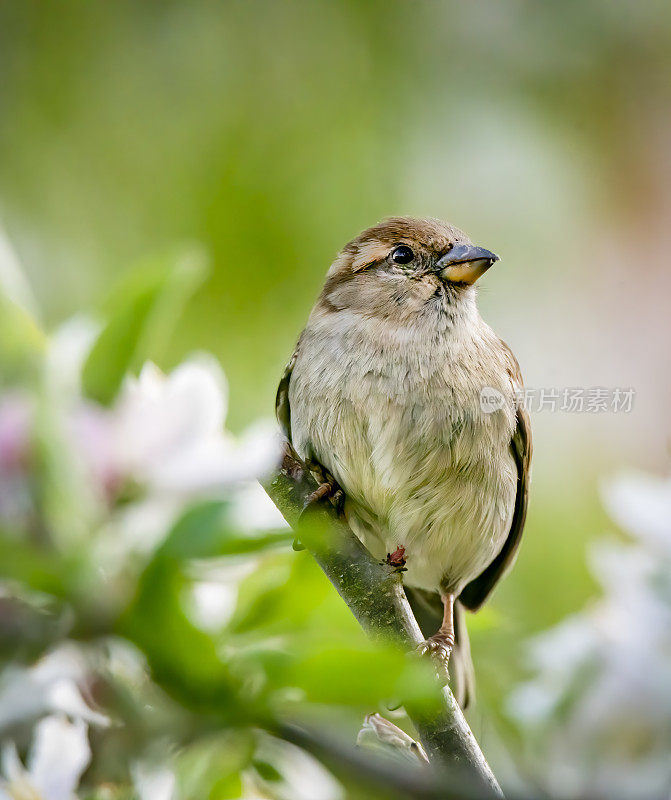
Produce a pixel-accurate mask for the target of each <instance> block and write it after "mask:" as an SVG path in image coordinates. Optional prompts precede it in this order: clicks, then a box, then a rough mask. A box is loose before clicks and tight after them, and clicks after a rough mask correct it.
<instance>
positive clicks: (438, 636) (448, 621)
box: [418, 594, 455, 669]
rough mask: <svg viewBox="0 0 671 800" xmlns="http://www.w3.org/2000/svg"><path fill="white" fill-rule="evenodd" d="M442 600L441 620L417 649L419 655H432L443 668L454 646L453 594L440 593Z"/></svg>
mask: <svg viewBox="0 0 671 800" xmlns="http://www.w3.org/2000/svg"><path fill="white" fill-rule="evenodd" d="M441 599H442V601H443V622H442V624H441V626H440V628H438V630H437V631H436V633H434V634H433V636H430V637H429V638H428V639H427V640H426V641H425V642H422V644H421V645H420V646H419V648H418V651H419V653H420V654H421V655H424V654H425V653H429V654H430V655H432V656H434V657H435V658H436V659H437V660H438V661H439V662H440V666H441V667H442V668H443V669H445V668H446V667H447V663H448V661H449V660H450V653H451V652H452V648H453V647H454V599H455V598H454V595H453V594H444V595H441Z"/></svg>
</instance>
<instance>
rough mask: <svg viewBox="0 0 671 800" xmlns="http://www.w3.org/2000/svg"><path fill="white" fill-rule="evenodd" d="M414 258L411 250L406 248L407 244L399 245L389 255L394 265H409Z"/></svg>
mask: <svg viewBox="0 0 671 800" xmlns="http://www.w3.org/2000/svg"><path fill="white" fill-rule="evenodd" d="M414 257H415V254H414V253H413V252H412V250H411V249H410V248H409V247H408V245H407V244H401V245H399V246H398V247H397V248H396V250H394V252H393V253H392V254H391V260H392V261H393V262H394V263H395V264H409V263H410V262H411V261H412V259H413V258H414Z"/></svg>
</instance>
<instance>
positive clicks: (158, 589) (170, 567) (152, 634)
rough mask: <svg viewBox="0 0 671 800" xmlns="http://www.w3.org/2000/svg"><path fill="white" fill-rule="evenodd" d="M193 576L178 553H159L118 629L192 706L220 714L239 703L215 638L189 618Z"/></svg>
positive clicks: (165, 685)
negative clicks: (187, 596) (186, 603)
mask: <svg viewBox="0 0 671 800" xmlns="http://www.w3.org/2000/svg"><path fill="white" fill-rule="evenodd" d="M187 585H188V578H187V577H186V575H185V574H184V572H183V570H182V567H181V565H180V564H179V562H178V561H176V560H175V559H173V558H169V557H166V556H160V555H157V556H156V557H155V558H154V559H153V560H152V561H151V563H150V564H149V565H148V567H147V568H146V570H145V571H144V573H143V575H142V577H141V578H140V582H139V585H138V590H137V594H136V596H135V599H134V600H133V602H132V603H131V605H130V607H129V608H128V609H127V610H126V612H125V613H124V614H123V615H122V617H121V619H120V621H119V632H120V633H121V635H122V636H125V637H127V638H128V639H130V640H131V641H132V642H134V644H135V645H137V647H139V648H140V650H142V651H143V652H144V654H145V655H146V657H147V660H148V662H149V665H150V667H151V670H152V674H153V677H154V679H155V680H156V681H157V683H159V684H160V685H161V686H162V687H163V688H164V689H165V690H166V691H167V692H168V693H169V694H171V695H172V696H173V697H175V698H177V699H178V700H180V701H181V702H183V703H184V704H185V705H187V706H188V707H190V708H193V709H197V710H199V711H202V712H209V713H212V714H218V715H227V714H234V713H235V709H236V708H237V702H236V699H235V692H236V687H235V685H234V681H233V679H232V677H231V675H230V673H229V671H228V669H227V667H226V664H225V663H224V662H223V661H222V659H221V658H220V657H219V654H218V653H217V649H216V645H215V642H214V640H213V639H212V638H211V637H210V636H208V635H207V634H206V633H204V632H203V631H201V630H200V629H199V628H197V627H196V626H195V625H194V624H193V623H192V622H191V621H190V620H189V618H188V617H187V615H186V613H185V611H184V609H183V607H182V603H181V597H182V595H183V593H184V589H185V587H186V586H187Z"/></svg>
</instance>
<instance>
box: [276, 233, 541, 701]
mask: <svg viewBox="0 0 671 800" xmlns="http://www.w3.org/2000/svg"><path fill="white" fill-rule="evenodd" d="M497 260H498V257H497V256H495V255H494V253H491V252H490V251H489V250H485V249H484V248H482V247H476V246H475V245H473V244H472V243H471V241H470V239H469V238H468V237H467V236H466V234H465V233H463V232H462V231H460V230H459V229H458V228H454V227H452V226H451V225H448V224H445V223H443V222H441V221H439V220H436V219H411V218H406V217H394V218H391V219H387V220H385V221H383V222H381V223H380V224H378V225H375V226H373V227H372V228H369V229H368V230H365V231H364V232H363V233H361V234H360V235H359V236H357V237H356V238H355V239H353V240H352V241H351V242H349V244H347V245H345V247H344V248H343V249H342V250H341V252H340V253H339V254H338V256H337V257H336V259H335V261H334V262H333V264H332V265H331V268H330V269H329V271H328V274H327V276H326V283H325V285H324V288H323V290H322V292H321V294H320V296H319V299H318V300H317V303H316V305H315V307H314V308H313V310H312V313H311V314H310V318H309V319H308V322H307V325H306V327H305V330H304V331H303V333H302V334H301V336H300V338H299V340H298V344H297V345H296V349H295V351H294V353H293V355H292V357H291V360H290V361H289V364H288V365H287V368H286V371H285V374H284V377H283V378H282V381H281V382H280V386H279V389H278V394H277V414H278V419H279V421H280V423H281V425H282V427H283V429H284V432H285V434H286V436H287V438H288V439H289V440H290V441H291V442H292V444H293V446H294V448H295V449H296V451H297V452H298V454H299V455H300V456H301V457H302V458H303V459H304V460H305V461H306V463H307V464H308V465H309V467H310V468H311V469H312V470H314V471H315V472H316V473H317V474H318V475H319V477H320V480H321V481H322V482H323V484H322V487H321V488H320V490H319V493H318V494H319V496H324V495H327V494H328V493H329V492H332V491H333V490H334V489H335V487H336V486H337V487H340V489H342V491H343V492H344V496H345V501H344V514H345V517H346V519H347V521H348V523H349V525H350V526H351V528H352V530H353V531H354V533H355V534H356V535H357V536H358V537H359V538H360V539H361V541H362V542H363V543H364V545H365V546H366V547H367V548H368V550H369V551H370V552H371V553H372V554H373V555H374V556H376V557H378V558H380V559H385V554H387V559H388V563H389V559H391V558H392V556H391V555H389V554H392V553H393V554H394V556H393V557H394V558H397V559H398V558H400V557H402V559H403V560H404V561H405V564H404V566H405V570H404V572H403V575H404V585H405V587H406V591H407V593H408V596H409V599H410V601H411V604H412V605H413V609H414V610H415V611H416V613H417V616H418V621H419V622H420V625H421V626H422V630H423V633H424V635H425V636H426V635H427V633H429V632H431V635H430V636H428V638H427V640H426V642H425V645H424V647H423V650H424V651H425V652H430V653H432V654H433V655H434V656H436V657H437V658H438V659H439V660H440V661H442V662H443V663H444V664H446V663H447V661H448V659H450V654H452V656H451V659H450V660H451V662H452V663H451V670H452V673H453V677H454V678H456V683H457V684H458V685H457V686H456V687H455V694H456V695H457V696H458V697H459V699H460V700H461V703H462V705H465V704H466V703H467V702H468V696H469V694H470V693H471V691H472V666H471V664H470V652H469V647H468V638H467V634H466V629H465V626H464V620H463V608H462V607H465V608H468V609H470V610H476V609H477V608H479V607H480V606H481V605H482V603H483V602H484V601H485V600H486V599H487V597H488V596H489V594H490V592H491V591H492V589H493V588H494V586H495V584H496V583H497V581H498V580H499V578H500V577H501V576H502V575H503V574H504V572H505V571H506V570H507V569H508V568H509V567H510V566H511V564H512V562H513V560H514V557H515V554H516V551H517V548H518V546H519V542H520V538H521V535H522V528H523V526H524V519H525V515H526V507H527V496H528V487H529V462H530V458H531V431H530V427H529V418H528V415H527V413H526V411H525V410H524V409H523V408H521V407H518V404H517V403H516V398H518V397H519V394H518V393H519V392H520V391H521V390H522V378H521V375H520V370H519V366H518V364H517V361H516V359H515V357H514V356H513V354H512V352H511V351H510V349H509V348H508V346H507V345H506V344H505V343H504V342H503V341H501V339H499V338H498V337H497V336H496V334H495V333H494V332H493V331H492V329H491V328H490V327H489V326H488V325H487V324H486V323H485V322H484V321H483V320H482V318H481V317H480V314H479V313H478V310H477V308H476V304H475V286H474V284H475V282H476V281H477V279H478V278H480V277H481V276H482V275H483V274H484V273H485V272H486V271H487V270H488V269H489V267H491V266H492V264H493V263H494V262H495V261H497ZM399 554H400V556H399ZM436 608H437V609H438V610H439V611H440V612H441V613H440V614H439V616H438V618H437V620H441V621H440V624H439V627H438V630H437V631H436V627H435V626H437V625H438V621H437V620H436V621H434V622H433V623H431V619H432V614H433V609H436ZM431 624H433V625H434V627H433V630H432V631H431V630H430V628H429V627H428V626H429V625H431Z"/></svg>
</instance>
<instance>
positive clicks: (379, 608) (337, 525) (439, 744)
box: [264, 442, 502, 797]
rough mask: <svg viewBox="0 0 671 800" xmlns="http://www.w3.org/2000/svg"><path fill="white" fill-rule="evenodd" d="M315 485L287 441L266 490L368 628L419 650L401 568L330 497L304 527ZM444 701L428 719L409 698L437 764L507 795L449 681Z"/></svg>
mask: <svg viewBox="0 0 671 800" xmlns="http://www.w3.org/2000/svg"><path fill="white" fill-rule="evenodd" d="M316 486H317V482H316V480H315V479H314V478H313V476H312V474H311V473H310V472H309V470H308V469H307V468H306V467H305V465H304V464H303V462H302V461H301V460H300V458H299V457H298V456H297V454H296V452H295V451H294V449H293V448H292V447H291V445H290V444H289V443H288V442H287V443H286V446H285V452H284V456H283V459H282V464H281V466H280V468H279V470H278V472H277V473H276V474H275V475H273V476H272V477H271V478H270V479H268V480H267V481H266V482H264V488H265V490H266V491H267V492H268V494H269V495H270V497H271V499H272V500H273V502H274V503H275V505H276V506H277V507H278V509H279V510H280V511H281V513H282V515H283V516H284V518H285V519H286V520H287V522H288V523H289V525H291V527H292V528H298V527H300V531H301V541H302V542H303V544H304V545H305V546H306V547H307V549H308V550H309V551H310V552H311V553H312V555H313V556H314V557H315V559H316V561H317V563H318V564H319V566H320V567H321V568H322V570H323V571H324V573H325V574H326V576H327V577H328V579H329V580H330V581H331V583H332V584H333V585H334V587H335V588H336V589H337V591H338V593H339V594H340V596H341V597H342V598H343V600H344V601H345V603H347V605H348V606H349V608H350V610H351V611H352V613H353V614H354V616H355V617H356V618H357V620H358V621H359V623H360V624H361V626H362V628H363V629H364V630H365V631H366V633H367V634H368V635H369V636H371V637H372V638H374V639H375V638H384V639H387V640H389V639H392V640H394V641H396V642H397V643H398V644H399V645H401V647H403V648H404V649H405V650H414V649H415V648H416V647H417V646H418V645H419V644H420V643H421V642H422V641H423V637H422V633H421V631H420V629H419V625H418V624H417V621H416V620H415V618H414V616H413V614H412V611H411V609H410V604H409V603H408V600H407V598H406V596H405V592H404V590H403V586H402V583H401V579H400V577H399V575H398V573H396V572H395V571H394V570H393V569H392V568H390V567H387V566H386V565H381V564H379V563H378V562H377V561H376V560H375V559H374V558H373V556H372V555H371V554H370V553H369V552H368V550H366V548H365V547H364V546H363V544H361V542H360V541H359V539H357V537H356V536H355V535H354V534H353V533H352V531H351V529H350V528H349V526H348V525H347V523H346V522H345V521H344V520H342V519H341V518H340V517H338V515H337V513H336V511H335V509H334V508H333V506H331V505H330V504H329V503H322V504H321V505H320V506H319V507H318V508H316V509H314V512H313V513H314V518H315V519H316V520H318V521H319V522H320V523H321V524H319V525H305V526H299V522H300V517H301V513H302V511H303V508H304V506H305V502H306V499H307V497H308V496H309V495H310V494H311V492H313V491H314V489H315V488H316ZM441 706H442V707H441V710H440V713H439V714H437V715H433V716H432V717H431V718H428V717H427V716H426V714H425V713H422V712H421V711H419V710H418V709H415V708H413V707H412V705H410V704H406V711H407V713H408V716H409V717H410V719H411V720H412V721H413V723H414V724H415V726H416V728H417V731H418V734H419V738H420V740H421V742H422V745H423V746H424V749H425V750H426V752H427V753H428V755H429V758H430V759H431V762H432V764H433V765H434V766H437V767H439V768H442V769H444V770H445V771H447V772H449V777H450V779H451V780H452V781H454V782H455V785H457V786H463V787H464V789H465V790H466V791H465V793H467V794H468V795H469V796H480V797H501V796H502V792H501V789H500V787H499V785H498V783H497V781H496V778H495V777H494V774H493V773H492V771H491V769H490V767H489V765H488V764H487V761H486V760H485V757H484V755H483V754H482V751H481V750H480V747H479V746H478V743H477V741H476V740H475V737H474V736H473V733H472V732H471V729H470V728H469V727H468V723H467V722H466V720H465V718H464V715H463V713H462V712H461V709H460V708H459V706H458V704H457V702H456V700H455V699H454V696H453V695H452V692H451V691H450V690H449V688H448V687H445V688H444V689H443V690H442V695H441Z"/></svg>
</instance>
